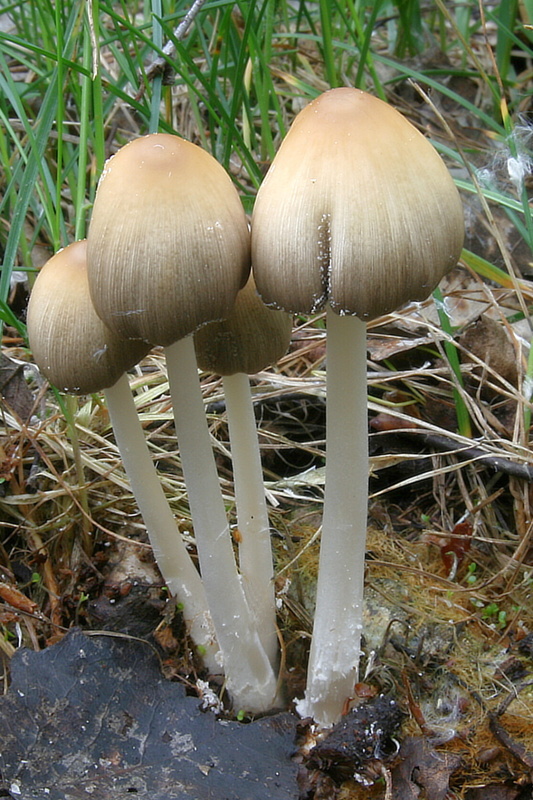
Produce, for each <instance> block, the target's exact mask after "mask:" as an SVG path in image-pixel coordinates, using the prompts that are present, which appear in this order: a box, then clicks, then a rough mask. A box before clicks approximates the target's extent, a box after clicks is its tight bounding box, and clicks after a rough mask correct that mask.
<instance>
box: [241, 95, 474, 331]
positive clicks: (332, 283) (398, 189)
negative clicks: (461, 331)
mask: <svg viewBox="0 0 533 800" xmlns="http://www.w3.org/2000/svg"><path fill="white" fill-rule="evenodd" d="M463 239H464V221H463V209H462V205H461V201H460V198H459V194H458V192H457V189H456V187H455V185H454V183H453V180H452V178H451V176H450V174H449V172H448V170H447V168H446V166H445V165H444V162H443V161H442V159H441V157H440V156H439V154H438V153H437V151H436V150H435V149H434V148H433V146H432V145H431V144H430V142H429V141H428V140H427V139H425V138H424V136H423V135H422V134H421V133H419V132H418V131H417V130H416V128H414V127H413V125H411V123H410V122H408V121H407V120H406V119H405V117H403V116H402V115H401V114H400V113H398V112H397V111H396V110H395V109H393V108H392V107H391V106H389V105H388V104H387V103H384V102H382V101H381V100H378V99H377V98H375V97H373V96H372V95H369V94H366V93H365V92H362V91H360V90H358V89H350V88H342V89H332V90H330V91H328V92H326V93H325V94H322V95H320V96H319V97H318V98H316V100H313V101H312V102H311V103H310V104H309V105H308V106H306V107H305V108H304V109H303V111H301V112H300V113H299V114H298V116H297V117H296V119H295V120H294V123H293V125H292V126H291V128H290V130H289V132H288V134H287V136H286V137H285V139H284V141H283V143H282V144H281V147H280V149H279V151H278V153H277V154H276V156H275V158H274V160H273V162H272V165H271V167H270V170H269V171H268V173H267V175H266V177H265V180H264V182H263V184H262V186H261V187H260V189H259V192H258V195H257V199H256V204H255V208H254V213H253V217H252V262H253V264H254V272H255V280H256V283H257V287H258V290H259V293H260V295H261V297H262V298H263V300H264V301H265V302H266V303H267V304H269V305H274V306H277V307H279V308H284V309H285V310H287V311H291V312H293V313H310V312H313V311H316V310H318V309H320V308H321V307H323V306H324V305H325V304H326V303H327V302H329V303H330V305H331V306H332V308H333V309H334V310H335V311H336V312H337V313H339V314H357V315H358V316H360V317H362V318H363V319H372V318H374V317H376V316H379V315H380V314H384V313H386V312H388V311H391V310H393V309H395V308H397V307H398V306H400V305H402V304H403V303H405V302H406V301H408V300H421V299H423V298H425V297H427V296H428V295H429V294H430V292H431V291H432V289H433V288H434V287H435V286H436V284H437V283H438V282H439V280H440V279H441V278H442V276H443V275H444V274H445V273H446V272H447V271H448V270H450V269H451V268H452V267H454V266H455V264H456V263H457V261H458V259H459V255H460V253H461V249H462V246H463Z"/></svg>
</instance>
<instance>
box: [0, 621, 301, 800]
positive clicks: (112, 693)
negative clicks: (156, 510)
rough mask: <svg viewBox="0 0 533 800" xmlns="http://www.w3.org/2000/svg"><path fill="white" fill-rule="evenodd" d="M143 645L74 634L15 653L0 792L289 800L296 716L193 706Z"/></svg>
mask: <svg viewBox="0 0 533 800" xmlns="http://www.w3.org/2000/svg"><path fill="white" fill-rule="evenodd" d="M199 706H200V703H199V700H198V699H197V698H195V697H188V696H186V694H185V690H184V688H183V687H182V686H181V685H180V684H178V683H172V682H170V681H167V680H165V679H164V678H163V677H162V676H161V672H160V669H159V663H158V660H157V657H156V656H155V654H154V652H153V650H152V649H151V648H150V647H149V646H148V645H146V644H144V643H142V642H139V641H131V640H128V639H116V638H112V637H109V636H102V635H97V636H94V635H93V636H87V635H85V634H83V633H81V632H79V631H72V632H70V633H69V634H67V636H65V637H64V638H63V639H62V640H61V642H59V643H58V644H57V645H54V646H52V647H49V648H47V649H45V650H43V651H41V652H38V653H36V652H33V651H30V650H21V651H19V652H18V653H17V654H16V655H15V656H14V658H13V661H12V684H11V687H10V690H9V693H8V694H7V695H6V696H5V697H3V698H1V699H0V753H1V757H0V769H1V772H2V778H3V787H4V790H5V791H6V790H7V791H8V792H9V793H10V794H9V795H8V796H11V797H13V798H22V800H44V798H48V800H80V798H84V800H87V798H88V797H90V798H91V800H111V799H112V800H120V799H121V798H126V797H127V798H132V797H134V798H136V800H204V798H205V800H207V798H217V800H296V798H297V797H298V788H297V782H296V773H297V768H296V766H295V765H294V763H293V762H292V761H291V755H292V753H293V750H294V740H295V730H296V719H295V718H294V717H292V716H291V715H290V714H278V715H276V716H272V717H267V718H264V719H261V720H258V721H255V722H253V723H251V724H248V725H246V724H242V723H238V722H232V721H225V720H221V719H219V718H217V717H215V716H214V715H213V714H212V713H211V712H203V711H201V710H200V707H199Z"/></svg>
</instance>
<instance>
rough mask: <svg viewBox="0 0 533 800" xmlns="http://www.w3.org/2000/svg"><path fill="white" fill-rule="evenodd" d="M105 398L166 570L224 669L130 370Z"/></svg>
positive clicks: (212, 662) (211, 658) (206, 652)
mask: <svg viewBox="0 0 533 800" xmlns="http://www.w3.org/2000/svg"><path fill="white" fill-rule="evenodd" d="M105 398H106V402H107V407H108V410H109V416H110V417H111V423H112V425H113V431H114V434H115V441H116V443H117V447H118V449H119V451H120V455H121V457H122V462H123V464H124V469H125V470H126V474H127V476H128V479H129V481H130V484H131V488H132V491H133V495H134V497H135V499H136V501H137V505H138V506H139V510H140V512H141V514H142V517H143V520H144V524H145V525H146V529H147V531H148V536H149V539H150V543H151V545H152V547H153V550H154V556H155V559H156V561H157V564H158V566H159V569H160V570H161V574H162V575H163V578H164V580H165V583H166V584H167V586H168V588H169V590H170V592H171V594H173V595H175V596H176V598H177V600H178V602H179V603H180V605H181V606H182V608H183V617H184V620H185V623H186V625H187V627H188V629H189V632H190V634H191V637H192V639H193V641H194V642H195V644H196V645H197V646H198V647H199V648H200V652H201V653H202V655H203V657H204V661H205V663H206V666H207V667H208V669H209V670H210V671H211V672H213V673H220V664H219V663H218V660H217V657H216V656H217V653H218V646H217V643H216V638H215V635H214V630H213V624H212V622H211V618H210V615H209V611H208V609H207V600H206V597H205V591H204V587H203V584H202V581H201V578H200V575H199V573H198V571H197V569H196V567H195V566H194V564H193V562H192V560H191V557H190V555H189V553H188V552H187V548H186V547H185V543H184V541H183V539H182V537H181V534H180V532H179V529H178V527H177V525H176V520H175V519H174V516H173V514H172V511H171V509H170V507H169V504H168V501H167V499H166V497H165V494H164V492H163V489H162V487H161V483H160V480H159V477H158V475H157V471H156V469H155V466H154V463H153V461H152V458H151V456H150V451H149V450H148V446H147V444H146V439H145V436H144V432H143V429H142V425H141V423H140V420H139V415H138V414H137V409H136V408H135V403H134V401H133V395H132V393H131V390H130V385H129V382H128V378H127V376H126V375H125V374H124V375H122V377H121V378H119V380H118V381H117V383H115V385H114V386H112V387H111V388H110V389H106V391H105Z"/></svg>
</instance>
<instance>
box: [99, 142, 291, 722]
mask: <svg viewBox="0 0 533 800" xmlns="http://www.w3.org/2000/svg"><path fill="white" fill-rule="evenodd" d="M249 271H250V233H249V227H248V223H247V220H246V215H245V213H244V209H243V207H242V204H241V202H240V199H239V196H238V194H237V191H236V189H235V187H234V186H233V184H232V182H231V180H230V178H229V176H228V175H227V174H226V172H225V171H224V169H223V168H222V167H221V166H220V164H218V163H217V162H216V161H215V159H214V158H213V157H212V156H210V155H209V154H208V153H207V152H205V151H203V150H202V149H201V148H200V147H197V146H196V145H194V144H191V143H190V142H187V141H185V140H184V139H180V138H179V137H177V136H173V135H170V134H160V133H156V134H150V135H149V136H145V137H143V138H141V139H136V140H135V141H132V142H130V143H129V144H127V145H126V146H125V147H123V148H122V149H121V150H120V151H119V152H118V153H117V154H116V155H114V156H113V157H112V158H111V159H110V160H109V161H108V163H107V164H106V167H105V169H104V172H103V174H102V177H101V179H100V182H99V184H98V189H97V192H96V197H95V202H94V208H93V214H92V219H91V223H90V227H89V234H88V275H89V286H90V291H91V297H92V299H93V302H94V306H95V308H96V311H97V313H98V314H99V316H100V317H101V318H102V319H103V321H104V322H105V323H106V325H108V326H109V327H111V328H112V329H113V330H115V331H116V332H117V333H120V335H122V336H126V337H134V338H145V339H147V340H149V341H151V342H153V343H154V344H159V345H163V346H164V347H165V356H166V361H167V369H168V376H169V383H170V393H171V397H172V405H173V409H174V420H175V426H176V435H177V439H178V445H179V449H180V457H181V465H182V470H183V477H184V480H185V484H186V487H187V493H188V497H189V506H190V510H191V516H192V520H193V525H194V532H195V538H196V544H197V549H198V557H199V561H200V571H201V574H202V580H203V583H204V587H205V591H206V595H207V599H208V604H209V608H210V611H211V616H212V618H213V623H214V626H215V630H216V634H217V640H218V643H219V645H220V649H221V654H222V660H223V666H224V671H225V673H226V680H227V688H228V691H229V694H230V695H231V696H232V698H233V702H234V703H235V705H237V707H238V708H242V709H246V710H248V711H251V712H261V711H266V710H267V709H268V708H270V707H271V705H272V703H273V701H274V697H275V695H276V684H277V679H276V675H275V674H274V671H273V669H272V666H271V664H270V661H269V659H268V657H267V655H266V653H265V651H264V648H263V646H262V644H261V641H260V638H259V631H258V630H257V624H256V621H255V620H254V617H253V614H252V612H251V610H250V608H249V605H248V602H247V599H246V596H245V594H244V590H243V587H242V584H241V581H240V577H239V574H238V571H237V565H236V562H235V555H234V552H233V545H232V540H231V536H230V530H229V524H228V520H227V516H226V509H225V504H224V499H223V496H222V493H221V489H220V482H219V479H218V474H217V469H216V464H215V460H214V456H213V449H212V444H211V438H210V433H209V429H208V426H207V421H206V415H205V409H204V404H203V398H202V393H201V387H200V383H199V377H198V368H197V364H196V356H195V353H194V343H193V339H192V336H189V335H188V334H192V332H193V331H194V330H196V328H198V327H199V326H200V325H202V324H205V323H207V322H211V321H213V320H216V319H222V318H224V317H226V316H227V315H228V314H229V313H230V311H231V308H232V307H233V304H234V302H235V297H236V295H237V292H238V290H239V289H240V288H241V287H242V286H244V284H245V283H246V280H247V278H248V274H249Z"/></svg>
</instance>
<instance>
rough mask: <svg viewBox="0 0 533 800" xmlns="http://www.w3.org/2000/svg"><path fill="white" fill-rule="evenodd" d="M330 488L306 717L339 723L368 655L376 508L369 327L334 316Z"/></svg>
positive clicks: (330, 326)
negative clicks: (369, 531) (368, 577)
mask: <svg viewBox="0 0 533 800" xmlns="http://www.w3.org/2000/svg"><path fill="white" fill-rule="evenodd" d="M326 364H327V367H326V369H327V411H326V414H327V416H326V487H325V498H324V515H323V524H322V538H321V545H320V560H319V569H318V583H317V596H316V611H315V620H314V628H313V639H312V644H311V653H310V658H309V667H308V677H307V687H306V692H305V697H304V699H303V700H301V701H300V702H299V704H298V712H299V713H300V714H301V715H302V716H310V717H313V718H314V719H315V721H316V722H317V723H318V724H319V725H321V726H324V727H326V726H329V725H332V724H334V723H335V722H337V721H338V720H339V718H340V716H341V714H342V710H343V707H344V706H345V704H346V701H347V700H348V698H351V697H353V691H354V685H355V683H356V681H357V675H358V663H359V657H360V640H361V629H362V615H363V579H364V565H365V544H366V527H367V507H368V499H367V498H368V443H367V442H368V422H367V380H366V325H365V323H364V322H362V321H361V320H360V319H358V318H357V317H352V316H338V315H337V314H335V313H334V312H333V311H332V310H331V309H330V308H328V312H327V361H326Z"/></svg>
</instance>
